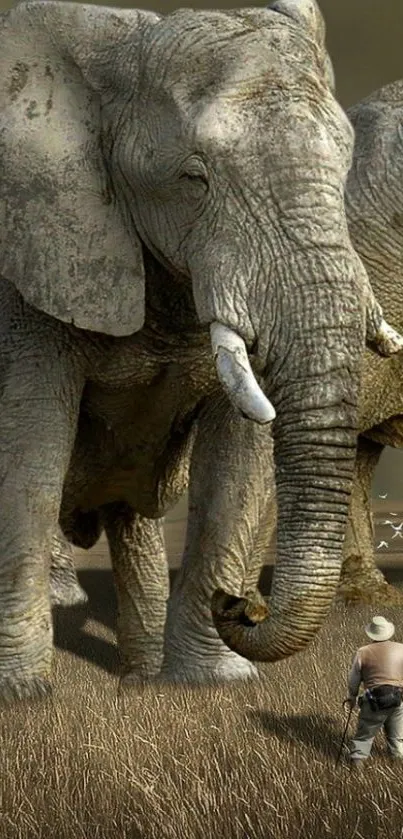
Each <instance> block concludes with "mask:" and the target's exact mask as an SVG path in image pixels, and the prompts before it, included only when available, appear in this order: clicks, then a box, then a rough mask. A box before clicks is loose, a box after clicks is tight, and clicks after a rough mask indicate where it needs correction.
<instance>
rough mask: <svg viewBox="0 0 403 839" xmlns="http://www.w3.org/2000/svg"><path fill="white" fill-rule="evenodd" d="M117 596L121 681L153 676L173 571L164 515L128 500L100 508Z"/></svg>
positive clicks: (158, 660) (159, 658)
mask: <svg viewBox="0 0 403 839" xmlns="http://www.w3.org/2000/svg"><path fill="white" fill-rule="evenodd" d="M102 520H103V524H104V527H105V532H106V535H107V539H108V543H109V549H110V554H111V560H112V568H113V576H114V581H115V586H116V593H117V600H118V617H117V638H118V647H119V654H120V659H121V666H122V679H121V683H122V685H124V684H130V683H133V682H139V681H140V682H141V681H147V680H149V679H152V678H153V677H154V676H155V675H156V674H157V673H158V672H159V670H160V668H161V664H162V655H163V640H164V626H165V619H166V606H167V600H168V595H169V570H168V559H167V554H166V549H165V539H164V527H163V521H164V520H163V519H162V518H160V519H148V518H144V517H143V516H140V515H139V514H138V513H136V512H135V511H134V510H133V508H132V507H130V506H129V505H127V504H109V505H107V506H105V507H103V508H102Z"/></svg>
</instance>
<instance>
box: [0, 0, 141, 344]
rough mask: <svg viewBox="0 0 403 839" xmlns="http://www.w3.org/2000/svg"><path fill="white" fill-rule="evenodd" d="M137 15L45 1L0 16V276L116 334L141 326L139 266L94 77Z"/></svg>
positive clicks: (49, 307)
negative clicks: (110, 163)
mask: <svg viewBox="0 0 403 839" xmlns="http://www.w3.org/2000/svg"><path fill="white" fill-rule="evenodd" d="M138 14H139V13H137V12H133V13H132V15H131V16H130V15H129V14H128V13H127V12H126V13H125V12H123V13H120V11H119V10H116V11H114V10H112V9H101V8H98V7H96V6H93V7H90V6H81V7H80V6H79V4H77V5H76V4H74V3H63V2H51V0H49V2H23V3H20V4H19V5H18V6H16V7H15V8H14V9H13V10H12V11H10V12H9V13H7V14H5V15H4V16H3V17H2V18H1V20H0V171H1V179H0V275H2V276H3V277H4V278H6V279H7V280H10V281H11V282H13V283H14V285H15V286H16V287H17V289H18V290H19V291H20V293H21V294H22V295H23V297H24V298H25V300H26V301H27V302H28V303H30V304H32V305H33V306H35V307H36V308H38V309H40V310H42V311H44V312H47V313H48V314H49V315H52V316H53V317H55V318H59V319H60V320H62V321H65V322H68V323H73V324H74V325H75V326H78V327H80V328H82V329H88V330H95V331H99V332H104V333H107V334H109V335H115V336H121V335H128V334H131V333H132V332H135V331H137V330H139V329H141V327H142V325H143V323H144V314H145V311H144V310H145V303H144V297H145V279H144V265H143V256H142V245H141V241H140V239H139V237H138V236H137V234H136V232H135V230H134V228H133V227H132V226H131V224H129V222H128V221H127V220H126V223H125V219H124V218H123V215H122V211H121V209H120V207H119V206H118V202H117V199H116V195H115V193H114V189H113V184H112V182H111V179H110V175H109V172H108V169H107V164H106V160H105V156H104V152H103V147H102V137H103V134H102V129H103V126H102V104H103V103H102V97H101V95H100V93H99V83H98V89H97V84H96V83H95V82H92V79H93V80H94V79H98V81H99V78H101V77H102V74H103V73H107V72H108V71H109V68H110V63H109V57H108V50H109V51H110V50H111V48H112V46H114V48H115V50H116V48H118V46H119V38H121V37H124V33H125V32H126V30H127V27H128V26H130V32H131V36H132V38H133V39H134V35H135V33H134V32H133V29H135V26H136V22H137V18H136V17H135V16H136V15H138ZM111 45H112V46H111ZM133 73H134V77H135V70H133ZM135 83H136V82H135V78H134V87H135ZM133 129H134V130H135V126H133Z"/></svg>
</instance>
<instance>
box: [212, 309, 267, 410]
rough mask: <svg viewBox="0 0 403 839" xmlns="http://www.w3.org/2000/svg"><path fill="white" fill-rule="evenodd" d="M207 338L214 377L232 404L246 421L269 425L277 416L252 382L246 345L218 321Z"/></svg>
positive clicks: (255, 383) (214, 323) (253, 381)
mask: <svg viewBox="0 0 403 839" xmlns="http://www.w3.org/2000/svg"><path fill="white" fill-rule="evenodd" d="M210 335H211V345H212V350H213V356H214V360H215V364H216V370H217V375H218V378H219V381H220V382H221V384H222V386H223V388H224V390H225V392H226V394H227V396H228V397H229V399H230V401H231V402H232V404H233V405H234V406H235V407H236V408H237V409H238V411H240V413H241V414H242V415H243V416H244V417H246V418H247V419H251V420H253V421H254V422H258V423H260V424H261V425H265V424H266V423H268V422H272V421H273V420H274V418H275V416H276V412H275V410H274V408H273V405H272V404H271V402H270V401H269V399H268V398H267V396H265V394H264V393H263V391H262V389H261V388H260V387H259V385H258V383H257V381H256V379H255V376H254V374H253V371H252V368H251V366H250V361H249V358H248V353H247V351H246V346H245V341H244V340H243V339H242V338H241V337H240V336H239V335H237V334H236V332H234V331H233V330H232V329H229V328H228V327H227V326H224V325H223V324H222V323H218V321H214V322H213V323H212V324H211V326H210Z"/></svg>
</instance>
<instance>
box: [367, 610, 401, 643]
mask: <svg viewBox="0 0 403 839" xmlns="http://www.w3.org/2000/svg"><path fill="white" fill-rule="evenodd" d="M365 632H366V634H367V635H368V638H371V640H372V641H388V639H389V638H391V637H392V635H394V634H395V627H394V624H393V623H392V622H391V621H387V620H386V618H383V617H382V615H376V617H375V618H372V621H371V623H368V624H367V625H366V627H365Z"/></svg>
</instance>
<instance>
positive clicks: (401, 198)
mask: <svg viewBox="0 0 403 839" xmlns="http://www.w3.org/2000/svg"><path fill="white" fill-rule="evenodd" d="M348 116H349V118H350V120H351V122H352V124H353V126H354V130H355V147H354V158H353V164H352V166H351V169H350V172H349V175H348V178H347V184H346V210H347V219H348V225H349V230H350V235H351V239H352V242H353V244H354V247H355V249H356V251H357V252H358V254H359V255H360V257H361V259H362V260H363V263H364V265H365V267H366V269H367V272H368V276H369V278H370V282H371V286H372V289H373V291H374V293H375V295H376V297H377V300H378V302H380V303H381V305H382V308H383V312H384V315H385V317H386V318H387V319H388V321H389V322H390V323H392V324H393V326H394V327H395V328H396V329H397V330H402V328H403V302H402V301H403V264H402V253H403V189H402V182H403V139H402V122H403V81H397V82H394V83H392V84H389V85H387V86H386V87H384V88H382V89H380V90H377V91H375V92H374V93H372V94H371V95H370V96H368V97H367V98H366V99H364V100H363V101H362V102H360V103H358V104H357V105H355V106H354V107H352V108H350V109H349V111H348ZM359 429H360V432H361V433H360V435H359V437H358V447H357V456H356V463H355V469H354V481H353V488H352V493H351V499H350V509H349V517H348V526H347V530H346V539H345V543H344V550H343V554H344V559H343V566H342V573H341V578H340V583H339V587H338V593H339V595H340V596H342V597H343V599H345V600H346V601H348V602H364V603H371V604H373V605H376V606H381V605H385V604H394V605H396V604H399V605H403V596H402V593H401V591H399V590H398V589H395V588H394V587H393V586H391V585H389V584H388V583H387V581H386V580H385V577H384V575H383V574H382V572H381V570H380V569H379V568H377V567H376V562H375V555H374V530H373V519H372V512H371V484H372V479H373V474H374V471H375V467H376V465H377V463H378V461H379V457H380V455H381V453H382V450H383V448H384V446H386V445H389V446H394V447H396V448H401V447H402V446H403V355H402V353H399V354H397V355H395V356H394V357H393V358H389V359H387V358H384V359H381V358H380V357H379V356H377V355H374V354H373V353H371V352H366V353H365V357H364V364H363V369H362V386H361V394H360V402H359ZM261 526H262V528H263V529H267V523H266V521H265V520H262V522H261ZM273 531H274V519H273ZM229 590H230V589H229ZM214 602H215V603H216V604H217V611H216V623H217V627H218V629H219V632H220V633H221V634H222V637H223V638H225V640H226V642H227V643H228V644H229V645H230V646H231V648H232V649H234V650H237V651H238V652H242V654H243V655H247V654H248V653H249V651H250V639H251V637H252V636H256V638H255V639H254V642H253V643H255V644H257V643H259V642H258V640H257V639H258V636H259V635H260V631H261V629H262V628H263V627H256V629H257V632H256V631H255V628H253V627H247V628H246V630H245V631H243V630H242V627H239V624H238V621H239V618H241V619H242V616H243V614H244V611H245V609H247V610H248V609H249V610H250V608H251V606H250V605H247V604H246V603H242V602H237V601H236V600H232V601H229V600H226V599H225V598H224V599H223V598H222V597H216V598H215V601H214ZM223 606H227V607H228V611H225V610H224V613H223V612H222V611H221V608H222V607H223ZM264 613H265V606H264V604H262V603H260V604H259V610H258V611H257V613H256V614H257V618H258V619H259V620H261V619H262V617H264ZM248 636H249V637H248ZM260 645H261V646H260V649H261V650H262V651H263V650H264V642H263V641H262V640H261V641H260ZM249 654H250V653H249ZM251 657H253V658H255V656H251Z"/></svg>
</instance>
